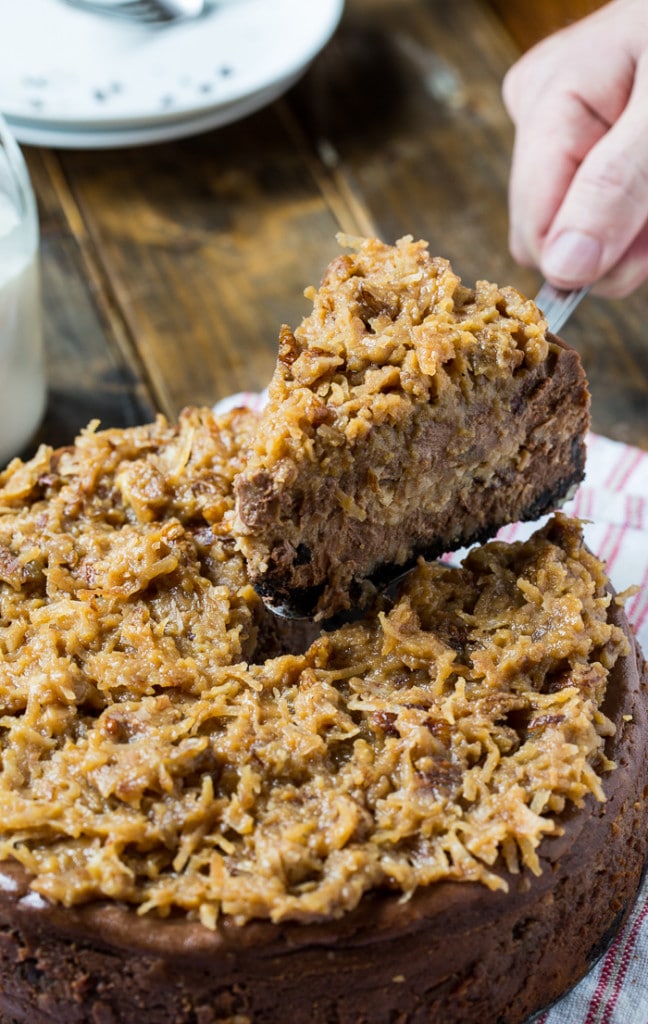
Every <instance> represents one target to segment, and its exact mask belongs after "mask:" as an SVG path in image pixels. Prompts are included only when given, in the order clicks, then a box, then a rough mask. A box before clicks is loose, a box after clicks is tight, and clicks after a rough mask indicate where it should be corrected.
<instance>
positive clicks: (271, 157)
mask: <svg viewBox="0 0 648 1024" xmlns="http://www.w3.org/2000/svg"><path fill="white" fill-rule="evenodd" d="M305 6H307V4H306V5H305ZM595 6H597V5H596V3H595V2H590V3H587V2H584V0H581V2H580V3H578V2H576V0H573V2H572V3H565V2H564V0H563V2H560V0H553V2H548V0H547V2H545V3H541V2H539V0H538V2H537V3H536V4H533V5H529V4H528V2H526V0H492V2H491V3H490V4H489V3H488V2H487V0H455V2H448V0H348V2H347V8H346V11H345V15H344V18H343V21H342V24H341V26H340V28H339V31H338V33H337V34H336V36H335V38H334V39H333V40H332V42H331V44H330V45H329V46H328V47H327V49H326V50H325V52H324V53H323V54H322V55H321V56H320V57H319V58H318V59H317V60H316V62H315V63H314V65H313V66H312V67H311V69H310V70H309V72H308V73H307V75H306V76H305V77H304V78H303V80H302V81H301V82H300V83H299V84H298V85H297V86H296V87H295V88H294V89H293V90H292V91H291V92H290V93H289V94H288V96H286V97H285V98H284V99H282V100H280V101H279V102H277V103H274V104H273V105H272V106H271V107H269V108H267V109H266V110H264V111H261V112H260V113H258V114H256V115H254V116H252V117H249V118H247V119H246V120H244V121H241V122H239V123H238V124H234V125H231V126H229V127H226V128H223V129H220V130H218V131H213V132H211V133H209V134H206V135H203V136H200V137H197V138H194V139H188V140H183V141H180V142H173V143H169V144H164V145H157V146H151V147H145V148H141V149H123V150H116V151H112V152H110V151H89V152H80V151H79V152H72V151H59V152H55V151H52V150H45V149H37V148H27V149H26V153H27V157H28V162H29V166H30V170H31V173H32V177H33V180H34V184H35V187H36V191H37V196H38V201H39V207H40V214H41V224H42V256H43V276H44V281H43V288H44V308H45V328H46V346H47V357H48V369H49V381H50V396H49V404H48V410H47V414H46V419H45V422H44V424H43V429H42V437H43V438H44V439H46V440H47V441H49V442H50V443H53V444H59V443H66V442H68V441H69V440H70V439H71V438H72V437H73V435H74V434H75V433H76V432H77V431H78V429H79V428H80V427H82V426H83V425H84V424H85V423H86V422H87V421H88V420H90V419H93V418H99V419H100V420H101V422H102V424H103V425H104V426H123V425H129V424H134V423H137V422H143V421H146V420H148V419H150V418H151V417H153V416H154V414H155V412H156V411H157V410H161V411H163V412H164V413H166V414H167V415H168V416H170V417H175V416H176V415H177V413H178V411H179V410H180V409H181V408H182V407H183V406H184V405H185V404H188V403H212V402H213V401H214V400H215V399H217V398H220V397H222V396H224V395H227V394H228V393H230V392H233V391H238V390H242V389H258V388H261V387H263V386H264V385H265V383H266V382H267V380H268V378H269V375H270V373H271V370H272V367H273V364H274V360H275V352H276V341H277V334H278V330H279V327H280V325H281V324H282V323H283V322H287V323H289V324H292V325H295V324H296V323H298V321H299V320H300V318H301V317H302V315H304V313H305V312H306V311H307V310H308V308H309V304H308V303H307V302H306V300H305V299H304V298H303V295H302V293H303V289H304V287H305V286H307V285H309V284H311V283H317V282H318V281H319V279H320V276H321V273H322V271H323V269H324V267H325V265H326V263H327V262H328V261H329V259H330V258H331V257H332V256H333V255H334V254H335V253H336V251H337V244H336V241H335V235H336V232H338V231H340V230H342V231H345V232H350V233H353V234H368V233H376V234H378V235H379V236H381V237H383V238H384V239H385V240H388V241H393V240H394V239H396V238H397V237H399V236H401V235H403V234H407V233H411V234H413V235H415V236H417V237H423V238H426V239H428V240H429V242H430V248H431V250H432V252H433V253H436V254H439V255H445V256H448V257H449V258H450V259H451V260H452V261H453V263H454V264H455V266H456V268H457V270H458V271H459V273H460V274H461V275H462V277H463V278H464V279H465V280H466V281H467V282H472V281H474V280H475V279H476V278H478V277H489V278H491V279H493V280H496V281H498V282H499V283H501V284H504V283H512V284H515V285H517V286H518V287H520V288H521V289H522V290H525V291H527V292H528V293H529V294H534V293H535V290H536V288H537V285H538V280H539V279H538V276H537V274H535V273H533V272H531V271H528V270H523V269H521V268H519V267H518V266H516V265H515V263H514V262H513V261H512V259H511V257H510V255H509V253H508V249H507V211H506V189H507V179H508V170H509V160H510V149H511V142H512V130H511V126H510V124H509V121H508V118H507V116H506V113H505V111H504V109H503V106H502V103H501V100H500V83H501V79H502V76H503V74H504V72H505V70H506V68H507V67H508V66H509V65H510V64H511V63H512V62H513V60H514V59H515V57H516V56H517V54H518V53H519V52H520V48H521V47H525V46H528V45H530V44H531V43H532V42H533V41H534V39H535V38H538V37H539V36H541V35H543V34H545V33H546V32H547V31H548V30H549V29H551V28H555V27H557V26H558V25H560V24H564V23H566V22H567V21H568V20H570V19H571V18H573V17H574V16H575V15H579V14H582V13H584V12H585V11H586V10H588V9H591V8H593V7H595ZM529 7H531V8H533V12H532V15H529V14H528V13H527V12H528V9H529ZM647 322H648V289H647V288H645V287H644V288H643V289H641V290H640V291H639V292H637V293H636V294H635V295H634V296H633V297H632V298H631V299H630V300H628V301H625V302H623V303H621V302H606V301H602V300H596V299H593V298H592V299H588V300H587V301H586V302H585V303H584V304H583V305H582V306H581V308H580V309H579V311H578V312H577V314H576V315H575V317H574V318H573V320H572V321H571V322H570V324H569V326H568V328H567V329H566V331H565V332H564V333H565V336H566V337H567V339H568V340H569V341H571V342H572V343H573V344H574V345H575V346H576V347H577V348H578V349H579V350H580V352H581V354H582V358H583V360H584V362H585V365H586V369H587V372H588V375H589V379H590V382H591V389H592V394H593V426H594V428H595V429H596V430H597V431H599V432H601V433H604V434H607V435H608V436H610V437H614V438H618V439H621V440H625V441H630V442H633V443H635V444H639V445H642V446H643V447H646V448H648V416H647V415H646V413H647V410H648V330H647V329H646V326H645V325H646V323H647Z"/></svg>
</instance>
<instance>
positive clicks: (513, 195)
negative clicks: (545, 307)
mask: <svg viewBox="0 0 648 1024" xmlns="http://www.w3.org/2000/svg"><path fill="white" fill-rule="evenodd" d="M607 129H608V125H607V124H606V123H605V122H604V121H602V120H601V119H600V118H599V117H597V116H596V114H595V113H594V112H593V111H592V110H591V109H590V108H589V107H587V106H586V105H585V104H584V103H583V102H582V101H581V100H580V99H579V98H578V97H577V96H576V95H575V94H573V93H564V92H562V91H560V92H551V93H549V94H547V95H546V96H545V97H544V98H543V99H542V100H540V101H539V102H538V105H537V108H536V109H535V110H534V112H533V116H527V118H526V119H524V120H523V121H522V122H521V123H520V125H519V127H518V130H517V133H516V138H515V146H514V150H513V162H512V167H511V176H510V185H509V215H510V238H509V244H510V248H511V252H512V254H513V256H514V258H515V259H516V260H518V261H519V262H520V263H524V264H535V265H537V264H538V263H539V261H540V255H541V251H542V246H543V242H544V239H545V236H546V235H547V232H548V231H549V229H550V227H551V225H552V223H553V221H554V219H555V217H556V215H557V213H558V211H559V209H560V206H561V204H562V202H563V199H564V197H565V194H566V193H567V191H568V189H569V187H570V185H571V182H572V180H573V178H574V176H575V174H576V172H577V170H578V168H579V166H580V164H581V163H582V161H583V159H584V157H585V156H586V154H587V153H588V152H589V151H590V150H591V149H592V147H593V146H595V145H596V144H597V143H598V142H599V140H600V139H601V138H602V137H603V136H604V135H605V132H606V130H607Z"/></svg>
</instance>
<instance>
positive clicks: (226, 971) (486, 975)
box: [0, 605, 648, 1024]
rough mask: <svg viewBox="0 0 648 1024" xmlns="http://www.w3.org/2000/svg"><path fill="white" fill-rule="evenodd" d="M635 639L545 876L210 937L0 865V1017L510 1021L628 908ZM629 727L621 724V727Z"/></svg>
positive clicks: (565, 976)
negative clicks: (67, 903)
mask: <svg viewBox="0 0 648 1024" xmlns="http://www.w3.org/2000/svg"><path fill="white" fill-rule="evenodd" d="M610 619H611V620H612V621H614V622H615V623H616V624H618V625H621V626H622V627H623V628H624V630H625V631H626V633H627V635H628V636H629V638H630V640H631V651H630V654H629V655H628V656H627V657H625V658H622V659H620V660H619V661H618V662H617V664H616V666H615V667H614V669H613V670H612V672H611V675H610V680H609V685H608V695H607V698H606V702H605V705H604V708H603V710H604V711H605V713H606V714H607V715H608V716H609V717H610V718H611V719H612V721H613V722H614V723H615V725H616V728H617V732H616V735H615V736H613V737H611V738H610V740H609V741H608V744H607V748H606V752H607V754H608V756H609V757H611V758H612V759H614V760H615V761H616V763H617V765H618V767H617V769H616V770H615V771H613V772H611V773H609V774H607V775H606V776H605V777H604V781H603V786H604V790H605V793H606V797H607V801H606V803H604V804H599V803H597V802H596V801H595V800H594V799H593V798H588V800H587V801H586V804H585V807H584V808H583V809H582V810H572V811H571V812H570V813H568V814H566V815H564V816H563V819H562V821H563V824H564V833H563V835H561V836H559V837H555V838H554V837H549V838H547V839H545V840H544V842H543V844H542V846H541V848H540V856H541V862H542V866H543V871H542V874H541V875H540V876H539V877H535V876H533V875H531V874H529V873H528V872H524V873H522V874H520V875H519V876H510V877H509V881H510V883H511V888H510V891H509V893H502V892H492V891H490V890H488V889H486V888H484V887H483V886H480V885H476V884H471V883H463V884H462V883H456V882H443V883H439V884H436V885H433V886H430V887H428V888H426V889H422V890H419V891H418V892H417V893H415V895H414V896H413V897H412V899H411V900H409V902H406V903H401V902H399V900H398V898H396V897H394V896H393V895H390V894H388V893H376V894H374V895H372V896H371V897H369V898H365V899H364V900H363V901H362V903H361V904H360V906H359V907H358V908H357V910H356V911H354V912H352V913H349V914H347V915H345V916H343V917H342V918H340V919H339V920H333V921H329V922H326V923H323V924H317V925H315V924H311V925H299V924H283V925H273V924H271V923H269V922H265V921H256V922H255V921H252V922H249V923H248V924H246V925H244V926H242V927H238V926H237V925H236V924H235V923H233V922H232V921H229V920H224V921H222V922H221V924H220V926H219V928H218V930H217V931H215V932H211V931H209V930H208V929H206V928H204V927H202V926H201V925H200V924H196V923H191V922H187V921H186V920H184V919H180V918H178V919H173V920H171V919H166V920H159V919H152V918H147V917H138V916H136V915H135V914H134V913H133V912H131V911H129V910H128V909H127V908H126V907H124V906H120V905H118V904H111V903H108V902H101V903H94V904H89V905H86V906H81V907H77V908H73V909H66V908H64V907H60V906H55V905H52V904H50V903H47V902H46V901H45V900H43V899H42V898H41V897H39V896H38V895H37V894H35V893H33V892H32V891H30V890H29V885H28V878H27V876H26V875H25V874H24V872H23V871H22V869H19V868H18V867H17V866H14V865H12V864H7V863H5V864H3V865H1V866H0V1015H1V1017H2V1019H3V1020H4V1021H5V1022H7V1024H12V1022H14V1021H15V1022H18V1021H26V1020H29V1021H30V1022H33V1024H47V1022H49V1024H51V1022H57V1024H58V1022H61V1021H65V1022H66V1024H80V1022H92V1024H117V1022H130V1021H135V1020H138V1021H141V1020H143V1019H144V1020H146V1021H147V1024H181V1022H183V1024H271V1022H272V1024H274V1022H276V1021H277V1020H280V1019H285V1020H290V1021H291V1024H293V1022H294V1024H333V1022H335V1024H368V1022H371V1024H388V1022H389V1024H422V1022H424V1021H425V1022H428V1024H429V1022H430V1021H434V1022H436V1021H438V1022H440V1021H443V1022H444V1024H475V1022H481V1021H483V1020H489V1021H497V1022H498V1024H520V1022H522V1021H524V1020H525V1019H526V1018H527V1017H528V1016H529V1015H530V1014H532V1013H535V1012H536V1011H538V1010H540V1009H541V1008H542V1007H544V1006H546V1005H549V1004H550V1003H552V1002H553V1001H554V1000H555V999H557V998H558V997H559V996H560V995H562V994H563V993H564V992H565V991H566V990H567V989H569V988H570V987H571V986H572V985H574V984H575V983H576V982H577V981H578V980H579V979H580V978H581V977H582V976H583V975H584V974H585V973H586V972H587V971H588V969H589V968H590V966H591V965H592V964H593V963H594V962H595V961H596V959H598V957H599V955H600V953H601V951H602V949H603V948H604V947H605V945H606V944H607V943H608V942H609V940H610V938H611V936H612V935H613V934H614V932H615V931H616V930H617V929H618V928H619V926H620V925H621V924H622V923H623V921H624V919H625V917H626V915H627V913H628V911H629V909H630V907H631V906H632V903H633V901H634V899H635V896H636V893H637V890H638V887H639V884H640V881H641V876H642V871H643V866H644V862H645V859H646V852H647V847H648V828H647V825H648V809H647V807H646V801H645V791H646V788H648V718H647V709H646V694H647V692H648V669H647V667H646V665H645V662H644V661H643V658H642V656H641V653H640V652H639V650H638V648H637V646H636V644H635V642H634V640H633V639H632V636H631V631H630V628H629V626H628V623H627V620H626V618H625V615H624V613H623V612H622V610H621V609H620V608H618V607H617V606H616V605H612V606H611V613H610ZM628 716H630V717H628Z"/></svg>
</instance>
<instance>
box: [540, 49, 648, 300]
mask: <svg viewBox="0 0 648 1024" xmlns="http://www.w3.org/2000/svg"><path fill="white" fill-rule="evenodd" d="M647 97H648V61H646V60H645V59H644V60H643V61H642V62H640V64H639V65H638V67H637V72H636V78H635V85H634V88H633V91H632V95H631V97H630V101H629V103H628V105H627V107H626V109H625V111H624V112H623V114H622V115H621V117H620V118H619V120H618V121H617V122H616V124H615V125H613V127H612V128H610V130H609V131H608V132H607V133H606V134H605V135H604V136H603V137H602V138H601V139H600V140H599V141H598V142H597V143H596V144H595V145H594V147H593V149H592V150H591V151H590V152H589V153H588V154H587V156H586V157H585V159H584V160H583V162H582V164H581V165H580V167H579V168H578V170H577V171H576V173H575V175H574V178H573V180H572V183H571V185H570V187H569V189H568V191H567V194H566V196H565V199H564V202H563V203H562V205H561V207H560V209H559V211H558V213H557V214H556V216H555V219H554V221H553V223H552V225H551V228H550V230H549V232H548V234H547V238H546V240H545V242H544V244H543V246H542V251H541V255H540V267H541V269H542V271H543V273H544V274H545V276H546V277H547V278H548V279H549V280H550V281H551V282H552V283H553V284H555V285H557V286H558V287H562V288H574V287H578V286H580V285H584V284H590V283H592V282H593V281H596V280H598V279H599V278H601V277H603V276H604V275H605V274H607V273H608V272H609V271H610V270H611V269H612V268H613V267H614V266H615V265H616V264H618V263H619V261H620V260H621V258H622V256H623V254H624V253H625V252H626V250H627V249H629V248H630V246H631V245H632V243H633V241H634V239H635V238H636V236H637V235H638V233H639V231H640V230H641V228H642V227H643V225H644V223H645V221H646V217H647V215H648V109H647V107H648V104H647V103H646V99H647Z"/></svg>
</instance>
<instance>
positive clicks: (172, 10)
mask: <svg viewBox="0 0 648 1024" xmlns="http://www.w3.org/2000/svg"><path fill="white" fill-rule="evenodd" d="M65 3H67V4H68V5H69V6H70V7H77V8H78V9H79V10H83V11H89V12H90V13H91V14H103V15H107V16H108V17H112V18H125V19H129V20H131V21H137V22H142V23H148V24H162V23H163V22H170V21H177V20H179V19H181V18H197V17H198V16H199V15H200V14H202V13H203V11H204V8H205V0H117V2H115V3H110V2H109V0H65Z"/></svg>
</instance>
